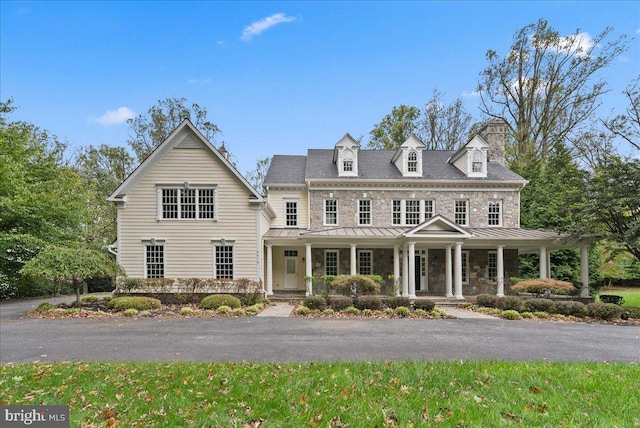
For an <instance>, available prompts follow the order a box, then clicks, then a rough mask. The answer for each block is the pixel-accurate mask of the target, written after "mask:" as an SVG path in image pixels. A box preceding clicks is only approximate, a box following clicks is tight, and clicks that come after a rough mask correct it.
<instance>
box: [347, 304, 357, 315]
mask: <svg viewBox="0 0 640 428" xmlns="http://www.w3.org/2000/svg"><path fill="white" fill-rule="evenodd" d="M344 312H345V313H347V314H349V315H358V314H359V313H360V310H359V309H358V308H356V307H354V306H349V307H348V308H347V309H345V310H344Z"/></svg>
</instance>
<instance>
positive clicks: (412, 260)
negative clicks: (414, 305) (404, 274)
mask: <svg viewBox="0 0 640 428" xmlns="http://www.w3.org/2000/svg"><path fill="white" fill-rule="evenodd" d="M409 297H410V298H412V299H415V298H416V243H415V242H409Z"/></svg>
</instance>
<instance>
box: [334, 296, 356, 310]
mask: <svg viewBox="0 0 640 428" xmlns="http://www.w3.org/2000/svg"><path fill="white" fill-rule="evenodd" d="M329 306H331V309H333V310H334V311H341V310H343V309H346V308H348V307H349V306H353V299H352V298H351V297H347V296H331V297H330V298H329Z"/></svg>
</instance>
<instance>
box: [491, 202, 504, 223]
mask: <svg viewBox="0 0 640 428" xmlns="http://www.w3.org/2000/svg"><path fill="white" fill-rule="evenodd" d="M487 223H488V224H489V226H502V201H499V200H497V201H489V215H488V218H487Z"/></svg>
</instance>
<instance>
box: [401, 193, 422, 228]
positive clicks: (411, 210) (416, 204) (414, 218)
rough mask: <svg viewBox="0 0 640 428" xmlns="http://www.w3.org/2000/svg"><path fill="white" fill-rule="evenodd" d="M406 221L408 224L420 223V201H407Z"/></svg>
mask: <svg viewBox="0 0 640 428" xmlns="http://www.w3.org/2000/svg"><path fill="white" fill-rule="evenodd" d="M404 221H405V224H408V225H414V224H419V223H420V201H417V200H415V199H412V200H408V201H406V208H405V216H404Z"/></svg>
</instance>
